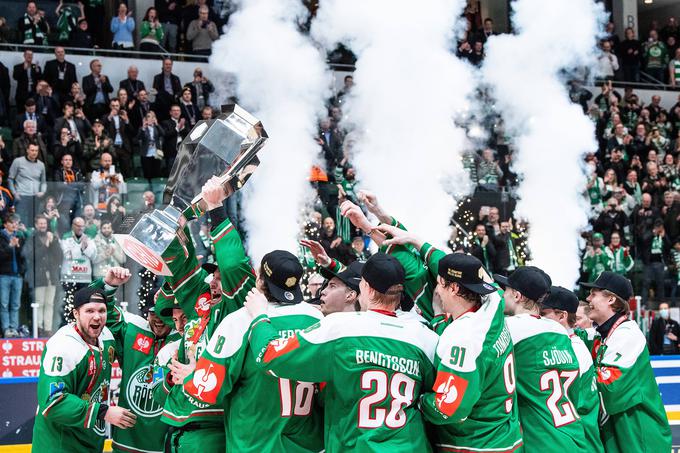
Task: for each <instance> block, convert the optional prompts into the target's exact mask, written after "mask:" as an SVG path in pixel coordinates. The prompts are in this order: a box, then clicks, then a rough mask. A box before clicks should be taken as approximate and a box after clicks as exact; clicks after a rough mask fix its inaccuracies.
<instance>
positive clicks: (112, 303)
mask: <svg viewBox="0 0 680 453" xmlns="http://www.w3.org/2000/svg"><path fill="white" fill-rule="evenodd" d="M90 287H91V288H99V289H103V290H104V293H105V294H106V327H108V328H109V330H110V331H111V333H112V334H113V338H114V340H115V342H116V351H117V352H118V354H117V355H118V358H119V359H121V358H122V357H123V352H124V348H123V342H124V339H125V332H126V330H127V323H126V322H125V316H124V314H123V310H121V308H120V307H118V306H116V297H115V294H116V290H118V288H117V287H113V286H109V285H107V284H106V283H104V279H103V278H98V279H96V280H94V281H93V282H92V283H90Z"/></svg>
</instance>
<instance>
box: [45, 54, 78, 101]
mask: <svg viewBox="0 0 680 453" xmlns="http://www.w3.org/2000/svg"><path fill="white" fill-rule="evenodd" d="M54 57H55V58H54V60H49V61H48V62H47V63H45V72H44V78H45V81H46V82H47V83H49V84H50V86H52V89H53V90H54V92H55V94H56V95H57V98H58V100H59V102H60V103H61V104H63V103H64V102H65V101H66V97H67V96H68V94H69V91H70V90H71V86H72V85H73V84H74V83H75V82H77V79H76V67H75V65H74V64H73V63H71V62H69V61H66V51H65V50H64V48H63V47H61V46H59V47H56V48H55V49H54Z"/></svg>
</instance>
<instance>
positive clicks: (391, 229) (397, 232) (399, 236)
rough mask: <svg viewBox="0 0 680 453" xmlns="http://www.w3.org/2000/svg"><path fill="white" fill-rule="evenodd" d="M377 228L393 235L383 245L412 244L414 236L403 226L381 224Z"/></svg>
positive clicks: (387, 234) (388, 234) (386, 234)
mask: <svg viewBox="0 0 680 453" xmlns="http://www.w3.org/2000/svg"><path fill="white" fill-rule="evenodd" d="M376 230H378V231H380V232H381V233H383V234H385V236H388V237H389V236H391V238H389V239H386V240H385V242H383V245H404V244H411V243H412V241H413V236H412V235H411V234H410V233H409V232H408V231H404V230H402V229H401V228H397V227H395V226H392V225H385V224H384V223H383V224H380V225H378V226H377V227H376Z"/></svg>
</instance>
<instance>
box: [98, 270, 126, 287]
mask: <svg viewBox="0 0 680 453" xmlns="http://www.w3.org/2000/svg"><path fill="white" fill-rule="evenodd" d="M130 276H131V274H130V271H129V270H127V269H125V268H124V267H112V268H110V269H109V270H108V271H106V275H105V276H104V283H106V284H107V285H109V286H120V285H124V284H126V283H127V282H128V280H130Z"/></svg>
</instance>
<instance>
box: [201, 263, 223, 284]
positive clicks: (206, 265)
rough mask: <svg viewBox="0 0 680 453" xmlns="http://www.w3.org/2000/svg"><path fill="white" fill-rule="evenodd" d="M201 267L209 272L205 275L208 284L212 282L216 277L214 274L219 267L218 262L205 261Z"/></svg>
mask: <svg viewBox="0 0 680 453" xmlns="http://www.w3.org/2000/svg"><path fill="white" fill-rule="evenodd" d="M201 268H203V270H204V271H206V272H207V273H208V275H207V276H206V277H205V280H204V282H205V283H207V284H210V283H211V282H212V280H213V278H214V277H215V276H214V275H213V274H214V273H215V271H216V270H217V269H219V268H218V267H217V264H214V263H204V264H201Z"/></svg>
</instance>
